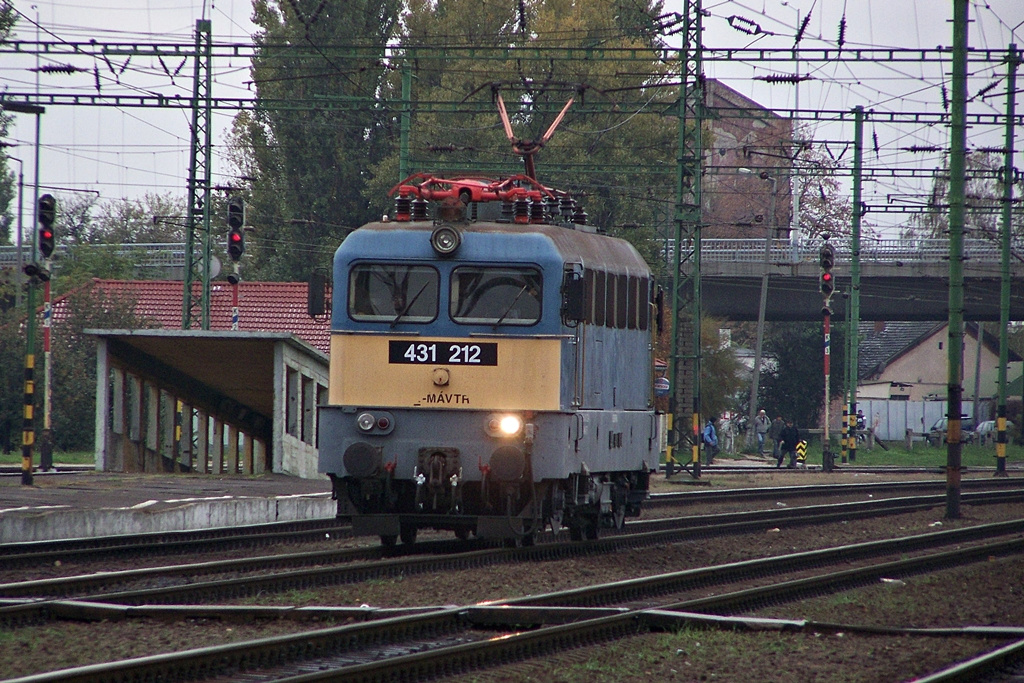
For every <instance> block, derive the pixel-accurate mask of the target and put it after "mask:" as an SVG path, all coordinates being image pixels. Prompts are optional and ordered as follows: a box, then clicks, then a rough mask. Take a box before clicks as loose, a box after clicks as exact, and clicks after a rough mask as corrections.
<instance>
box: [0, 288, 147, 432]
mask: <svg viewBox="0 0 1024 683" xmlns="http://www.w3.org/2000/svg"><path fill="white" fill-rule="evenodd" d="M135 303H136V302H135V301H134V300H133V299H131V298H130V297H127V296H118V295H110V294H107V293H105V292H103V291H102V290H100V289H99V288H97V287H95V286H93V285H92V284H89V285H86V286H84V287H80V288H78V289H76V290H74V291H72V292H71V293H69V294H68V295H66V298H65V300H64V301H63V302H62V308H63V310H64V311H66V315H65V316H61V317H58V318H57V319H56V320H55V321H54V324H53V337H52V339H53V342H52V347H51V350H52V354H51V362H52V363H53V372H52V381H53V393H52V397H53V403H52V406H53V433H54V437H55V441H54V445H55V446H56V447H57V448H60V449H63V450H89V449H91V448H92V447H93V433H94V428H95V409H96V342H95V339H94V338H93V337H91V336H90V335H87V334H85V333H84V330H86V329H90V328H111V329H121V328H124V329H133V328H134V329H138V328H145V327H151V326H152V323H151V322H150V321H147V320H146V319H144V318H140V317H138V316H136V315H135V313H134V311H135ZM37 314H38V313H37ZM0 315H2V316H3V317H2V319H0V447H3V449H4V450H10V449H11V448H16V447H20V445H21V433H20V430H21V421H22V416H23V414H24V396H25V391H24V383H23V382H24V366H25V335H24V322H25V318H24V314H23V313H21V312H18V311H10V312H7V313H4V314H0ZM41 337H42V335H37V338H36V349H35V356H36V359H37V361H36V368H37V373H41V368H42V358H43V354H42V338H41ZM39 380H40V375H39V374H37V387H40V390H39V391H36V393H35V399H36V403H37V405H36V406H35V414H36V415H37V416H41V415H42V393H43V392H42V391H41V386H42V385H41V382H40V381H39ZM40 425H41V423H40V422H39V419H38V418H37V421H36V427H37V428H38V427H39V426H40Z"/></svg>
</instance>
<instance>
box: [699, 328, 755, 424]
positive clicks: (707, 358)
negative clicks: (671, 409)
mask: <svg viewBox="0 0 1024 683" xmlns="http://www.w3.org/2000/svg"><path fill="white" fill-rule="evenodd" d="M723 322H724V321H722V320H716V319H714V318H704V319H702V321H701V329H700V333H701V344H700V345H701V366H700V372H701V383H700V402H701V414H703V415H705V416H708V415H721V414H722V413H723V412H724V411H726V410H736V409H737V408H738V407H739V404H738V403H737V400H736V396H737V395H738V394H740V393H741V391H742V390H743V388H744V386H745V384H746V379H745V378H746V373H745V372H744V368H743V364H742V363H741V362H740V361H739V360H738V359H737V358H736V354H735V353H734V351H733V348H732V346H730V345H728V344H722V343H721V337H720V336H719V329H720V328H721V327H722V326H723V325H722V324H723Z"/></svg>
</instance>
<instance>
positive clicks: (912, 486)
mask: <svg viewBox="0 0 1024 683" xmlns="http://www.w3.org/2000/svg"><path fill="white" fill-rule="evenodd" d="M745 471H748V470H746V469H745ZM960 486H961V488H963V489H972V490H977V489H984V490H1003V489H1016V488H1018V487H1024V477H1000V478H998V479H994V478H993V479H964V480H962V481H961V484H960ZM933 490H934V491H943V492H944V491H945V490H946V482H945V481H939V480H935V481H930V480H926V479H922V480H918V481H885V482H866V483H857V484H801V485H798V486H765V487H756V488H736V489H717V490H713V491H672V492H669V493H652V494H651V496H650V498H648V500H646V501H645V502H644V507H662V506H665V505H679V504H680V503H682V504H687V503H691V504H708V503H720V502H723V501H727V500H776V499H780V498H782V499H784V498H800V497H803V496H833V495H834V496H848V495H856V494H858V493H863V494H878V493H887V492H899V493H909V492H912V491H914V492H916V491H921V492H927V491H933Z"/></svg>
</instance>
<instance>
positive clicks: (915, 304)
mask: <svg viewBox="0 0 1024 683" xmlns="http://www.w3.org/2000/svg"><path fill="white" fill-rule="evenodd" d="M765 243H766V241H765V240H763V239H706V240H703V241H702V242H701V244H702V245H703V248H702V260H701V270H702V275H703V278H702V287H701V293H702V297H703V308H704V312H705V313H706V314H707V315H711V316H715V317H719V318H726V319H728V320H757V308H758V302H759V298H760V294H761V276H762V274H763V273H764V271H765V264H766V263H767V269H768V275H769V279H768V303H767V307H766V309H765V319H766V320H778V321H785V320H819V319H820V318H821V294H820V293H819V292H818V277H819V272H820V271H819V267H818V248H819V246H820V245H819V244H818V243H813V244H802V245H795V244H793V243H791V242H790V241H789V240H782V239H780V240H772V241H771V243H770V245H769V249H768V252H767V255H766V253H765V246H766V244H765ZM672 247H673V245H672V243H671V241H669V242H668V244H667V249H666V251H667V252H668V254H669V260H668V263H672V260H671V258H672ZM834 247H835V249H836V265H835V269H834V271H833V272H834V273H835V275H836V294H835V295H834V296H833V297H832V312H833V316H834V317H835V318H836V319H837V320H841V319H842V317H843V316H845V315H846V301H847V300H846V299H845V298H844V296H843V294H844V293H847V292H849V289H850V260H851V254H850V248H849V244H846V243H845V242H844V241H837V242H836V243H835V244H834ZM89 248H94V249H99V250H104V251H108V252H110V253H111V254H117V255H119V256H122V257H129V258H133V259H135V261H136V269H137V273H138V275H137V276H138V277H142V278H146V277H151V276H153V275H155V276H156V277H159V278H168V277H170V278H175V279H179V278H180V277H181V273H182V269H183V268H184V265H185V245H184V244H183V243H177V244H110V245H95V246H94V247H89ZM66 251H67V249H66V247H64V246H62V245H61V246H58V247H57V252H56V254H57V257H58V259H61V258H67V256H66V255H65V252H66ZM26 253H27V250H26ZM1022 255H1024V239H1017V240H1016V241H1015V242H1014V244H1013V245H1012V247H1011V260H1010V268H1011V278H1012V285H1011V295H1010V319H1011V320H1022V321H1024V256H1022ZM766 256H767V259H766ZM16 263H17V252H16V248H15V247H11V246H4V247H0V268H3V267H14V265H15V264H16ZM58 263H59V261H58ZM860 263H861V295H860V317H861V320H947V319H948V318H949V242H948V240H942V239H895V240H864V242H863V244H862V246H861V253H860ZM684 267H685V266H684ZM999 277H1000V250H999V244H998V243H997V242H995V241H992V240H982V239H967V240H964V318H965V319H966V320H977V321H984V322H988V321H998V320H999V286H1000V280H999Z"/></svg>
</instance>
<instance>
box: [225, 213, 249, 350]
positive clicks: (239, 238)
mask: <svg viewBox="0 0 1024 683" xmlns="http://www.w3.org/2000/svg"><path fill="white" fill-rule="evenodd" d="M244 253H245V202H244V201H243V200H242V198H241V197H231V198H230V199H228V256H229V257H231V261H232V271H231V272H230V273H228V282H229V283H231V329H232V330H237V329H238V283H239V282H241V280H242V276H241V275H240V270H239V266H238V260H239V259H240V258H242V254H244Z"/></svg>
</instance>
